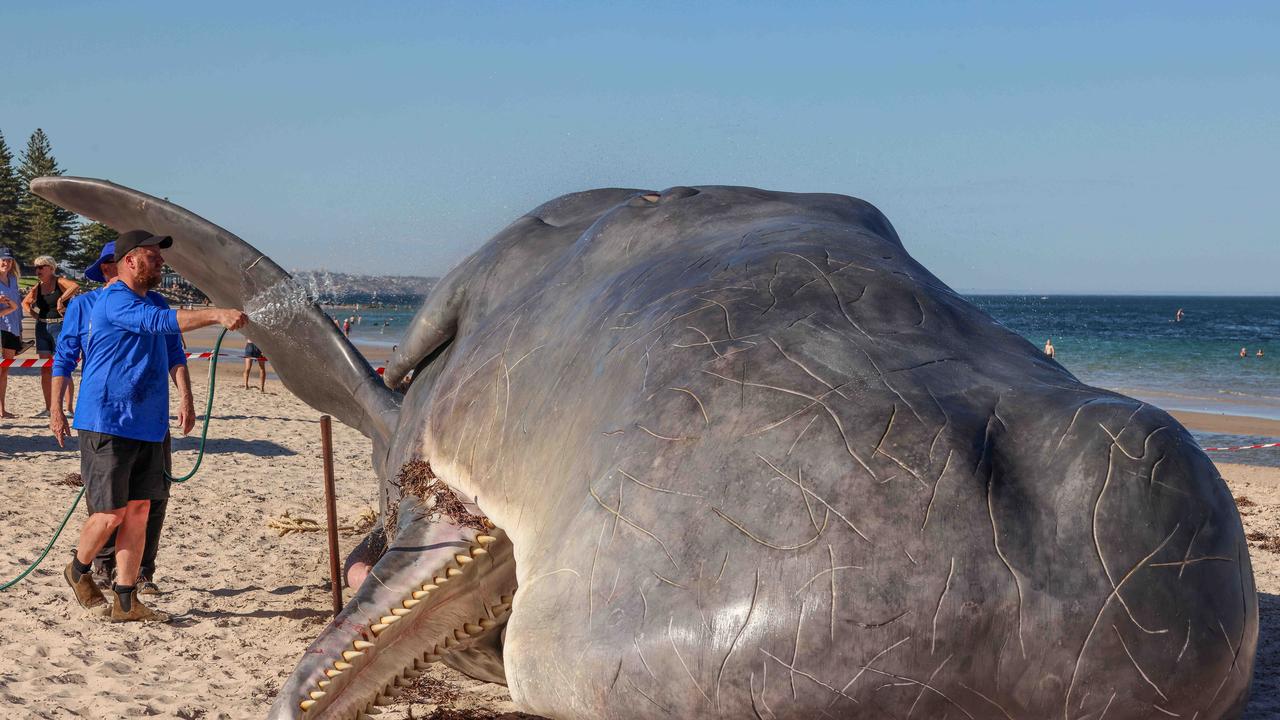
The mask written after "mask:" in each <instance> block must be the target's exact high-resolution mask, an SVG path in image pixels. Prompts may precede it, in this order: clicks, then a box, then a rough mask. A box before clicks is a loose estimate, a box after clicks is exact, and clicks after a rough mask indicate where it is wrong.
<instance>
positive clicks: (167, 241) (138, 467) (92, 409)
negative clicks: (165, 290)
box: [49, 230, 247, 622]
mask: <svg viewBox="0 0 1280 720" xmlns="http://www.w3.org/2000/svg"><path fill="white" fill-rule="evenodd" d="M172 244H173V239H172V238H170V237H168V236H155V235H152V234H151V233H149V232H147V231H145V230H132V231H130V232H127V233H125V234H123V235H121V236H120V237H119V238H118V239H117V240H116V244H115V253H114V255H113V257H114V259H115V262H116V272H117V277H118V279H117V281H116V282H114V283H112V284H110V285H108V286H107V287H105V288H103V289H102V291H101V292H99V293H97V295H98V298H97V300H96V301H95V302H94V304H93V308H92V310H91V311H90V312H89V325H88V332H87V333H85V334H83V335H82V336H81V339H82V341H83V350H84V358H85V360H84V375H83V379H82V380H81V383H80V402H79V403H78V404H77V407H76V411H77V412H76V418H75V429H76V430H78V431H79V432H80V474H81V477H82V478H83V479H84V485H85V497H86V498H88V505H89V512H90V515H89V518H88V519H87V520H85V523H84V526H83V528H82V529H81V531H80V540H79V542H78V544H77V545H76V556H75V558H74V559H72V561H71V563H70V564H68V565H67V567H66V569H65V571H64V572H63V575H64V577H65V578H66V581H67V583H68V584H69V585H71V588H72V590H74V592H75V596H76V600H77V601H79V603H80V604H81V605H82V606H84V607H85V608H87V609H90V610H97V609H99V608H102V607H104V606H105V605H106V598H104V597H103V596H102V593H101V591H99V590H98V587H97V586H96V585H95V584H94V582H93V577H92V576H91V574H90V570H91V568H92V562H93V559H94V556H95V555H97V553H98V551H99V550H100V549H101V548H102V546H103V545H104V544H105V543H106V541H107V538H108V537H110V535H111V533H112V532H113V531H116V530H117V529H118V536H117V540H116V582H115V584H114V585H113V586H112V590H113V591H114V595H115V599H114V602H113V604H112V607H111V610H110V617H111V619H112V620H113V621H115V622H127V621H136V620H160V621H163V620H167V619H168V618H167V616H166V615H164V614H163V613H159V612H156V611H154V610H152V609H151V608H149V607H147V606H146V605H144V604H143V603H142V602H141V601H140V600H139V599H138V593H137V587H136V585H135V583H136V580H137V577H138V570H139V565H140V562H141V553H142V549H143V541H144V535H145V532H146V525H147V514H148V511H149V509H150V503H151V500H152V499H153V498H154V499H160V498H163V497H165V491H166V488H165V479H164V452H163V449H162V446H161V445H162V441H163V439H164V436H165V433H166V432H167V426H168V419H169V383H168V378H167V377H166V375H171V376H172V377H173V380H174V382H175V383H176V384H177V385H178V388H179V390H180V391H182V393H183V395H184V396H185V397H186V398H190V386H191V379H190V376H189V375H188V374H187V365H186V356H185V355H184V353H183V351H182V343H181V340H180V339H179V337H178V336H179V333H181V332H183V331H185V330H194V329H197V328H202V327H207V326H209V325H222V326H223V327H226V328H227V329H230V330H235V329H238V328H240V327H241V326H243V325H244V323H245V321H246V320H247V318H246V317H245V315H244V313H242V312H240V311H239V310H227V309H221V308H211V309H207V310H170V309H169V306H168V303H166V302H165V300H164V298H163V297H162V296H160V295H159V294H158V293H153V292H149V291H150V290H151V289H152V288H154V287H156V286H157V285H159V284H160V277H161V273H162V271H163V268H164V256H163V255H162V254H161V253H160V250H162V249H164V248H167V247H169V246H171V245H172ZM61 386H62V381H61V380H59V381H58V382H57V386H56V387H55V388H54V392H55V393H59V394H56V395H54V397H61V395H60V393H61V390H62V387H61ZM178 424H179V425H180V426H181V427H182V430H183V432H184V433H185V432H190V430H191V428H192V427H193V426H194V425H195V412H194V408H193V407H191V403H190V401H189V400H188V401H186V402H183V403H182V405H181V406H180V408H179V410H178ZM49 427H50V429H52V430H53V435H54V437H55V438H56V439H57V441H58V444H59V445H62V443H63V440H64V439H65V438H66V437H67V436H68V435H69V434H70V431H69V430H68V428H67V419H66V416H65V415H64V414H63V413H62V411H61V408H59V409H58V412H56V413H52V412H51V414H50V418H49Z"/></svg>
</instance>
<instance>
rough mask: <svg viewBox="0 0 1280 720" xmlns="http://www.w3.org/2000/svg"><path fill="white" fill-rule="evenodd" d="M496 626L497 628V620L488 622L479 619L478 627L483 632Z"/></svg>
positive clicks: (487, 619) (487, 620)
mask: <svg viewBox="0 0 1280 720" xmlns="http://www.w3.org/2000/svg"><path fill="white" fill-rule="evenodd" d="M497 626H498V621H497V620H490V619H489V618H480V627H481V628H483V629H485V630H489V629H492V628H495V627H497Z"/></svg>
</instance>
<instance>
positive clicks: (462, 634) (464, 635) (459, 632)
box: [453, 628, 471, 640]
mask: <svg viewBox="0 0 1280 720" xmlns="http://www.w3.org/2000/svg"><path fill="white" fill-rule="evenodd" d="M453 636H454V637H455V638H457V639H459V640H466V639H468V638H470V637H471V633H468V632H467V631H466V630H463V629H462V628H458V629H456V630H454V631H453Z"/></svg>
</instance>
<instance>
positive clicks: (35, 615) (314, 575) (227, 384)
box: [0, 333, 1280, 720]
mask: <svg viewBox="0 0 1280 720" xmlns="http://www.w3.org/2000/svg"><path fill="white" fill-rule="evenodd" d="M212 337H213V333H206V334H200V333H197V334H193V335H192V336H191V337H189V338H188V343H189V345H190V346H191V348H192V349H198V348H200V347H207V346H211V345H212ZM241 342H242V338H240V336H238V335H232V336H229V340H228V342H227V343H226V345H225V346H224V349H234V348H235V347H238V346H239V344H240V343H241ZM374 364H375V365H376V364H378V359H375V361H374ZM207 368H208V365H207V363H204V362H198V363H193V364H192V376H193V379H194V384H195V395H196V404H197V407H198V408H202V407H203V402H204V398H205V392H206V387H207V380H206V378H207ZM223 370H224V372H223V373H222V374H221V376H220V381H219V384H218V393H217V397H216V402H215V406H214V413H213V420H212V424H211V426H210V430H209V438H210V439H209V443H208V450H207V452H208V454H207V455H206V457H205V460H204V466H203V468H202V470H201V472H200V474H198V475H197V476H196V477H195V479H194V480H192V481H191V482H189V483H187V484H184V485H182V486H180V487H175V489H174V492H173V499H172V500H171V502H170V510H169V516H168V522H167V525H166V528H165V533H164V544H163V547H162V550H161V553H160V558H159V565H160V570H159V573H158V577H157V581H158V582H159V584H160V586H161V587H162V589H163V590H164V593H163V594H162V595H160V596H158V597H156V598H155V599H154V604H155V605H156V606H157V607H159V608H161V609H163V610H165V611H168V612H170V613H172V614H173V615H174V616H175V617H174V620H173V622H172V623H170V624H167V625H151V624H148V625H143V626H138V625H125V626H121V625H110V624H105V623H103V622H102V621H100V620H98V619H95V618H91V617H89V616H87V615H86V614H85V613H84V612H83V611H82V610H81V609H80V608H79V607H78V606H77V605H76V604H75V603H74V601H73V600H72V599H71V597H70V593H69V591H68V589H67V588H66V586H65V584H64V583H63V581H62V578H61V577H60V572H61V568H62V566H63V565H64V564H65V563H66V561H67V557H68V555H69V553H70V550H71V548H72V546H73V544H74V532H75V529H76V528H78V525H79V520H80V519H81V518H82V517H83V514H82V513H83V509H80V510H78V511H77V513H76V515H75V517H74V518H73V520H72V522H71V523H70V528H71V529H70V530H69V531H68V532H67V533H66V534H64V535H63V537H62V538H60V539H59V540H58V542H57V543H56V545H55V546H54V548H53V550H52V551H51V553H50V557H49V559H48V560H46V561H45V563H44V565H42V566H41V567H40V568H39V569H38V570H37V571H36V572H35V573H33V574H32V575H31V576H29V577H28V578H27V579H26V580H24V581H23V582H21V583H20V584H19V585H17V586H16V587H15V588H13V589H11V590H10V591H8V592H5V593H3V594H2V595H0V652H3V653H4V655H5V657H7V658H9V661H8V662H7V663H6V664H5V666H4V667H3V669H0V718H70V717H103V718H122V717H136V716H141V715H155V716H159V717H177V718H188V719H191V718H258V717H263V716H264V714H265V712H266V709H267V708H268V706H269V705H270V703H271V701H272V699H273V698H274V696H275V693H276V692H277V689H278V688H279V687H280V686H281V684H282V683H283V681H284V679H285V677H286V676H287V674H288V673H289V671H290V670H291V669H292V668H293V666H294V664H295V662H296V660H297V659H298V657H299V655H300V654H301V653H302V651H303V649H304V648H305V647H306V646H307V644H308V643H309V642H310V641H311V640H312V639H313V638H314V637H315V636H316V634H317V633H319V631H320V630H321V628H323V627H324V625H325V623H326V622H327V621H328V619H329V617H330V596H329V590H328V585H327V573H328V566H327V559H326V541H325V536H324V534H323V533H319V532H305V533H294V534H289V535H285V536H283V537H281V536H279V535H278V534H277V533H276V531H275V530H273V529H272V528H270V527H269V526H268V523H270V522H271V521H272V520H273V519H278V518H281V517H282V516H284V515H285V514H286V513H287V514H289V515H291V516H292V517H295V518H298V517H302V518H312V519H316V520H318V521H321V522H323V519H324V514H323V509H322V508H323V505H322V492H323V491H322V486H321V462H320V432H319V424H318V414H317V413H316V411H314V410H313V409H311V408H309V407H307V406H306V405H304V404H303V403H302V402H301V401H299V400H298V399H297V398H295V397H294V396H293V395H292V394H290V393H289V392H287V391H285V390H284V389H283V388H282V386H281V385H280V383H279V382H278V381H277V380H275V379H274V378H272V379H271V380H270V381H269V382H268V385H267V393H266V394H265V395H264V394H261V393H259V392H258V391H257V390H256V389H254V390H245V389H244V388H242V387H240V386H239V371H240V361H239V360H238V359H234V360H231V361H229V362H226V363H225V364H224V365H223ZM8 398H9V407H10V408H11V410H12V411H13V412H15V413H17V414H18V415H19V416H20V418H19V419H17V420H9V421H4V424H3V425H0V508H3V509H0V532H2V533H3V537H4V538H5V540H6V542H7V546H8V547H9V548H10V553H11V555H10V557H9V558H7V559H6V560H5V561H4V562H3V563H0V565H2V567H3V569H2V570H0V575H3V579H5V580H7V579H9V578H12V577H13V576H15V575H17V574H18V573H19V572H20V571H21V570H22V569H23V568H24V567H26V565H27V563H29V562H30V561H32V560H34V559H35V558H36V557H37V556H38V554H39V552H40V551H41V549H42V548H43V546H44V544H45V543H46V542H47V541H48V539H49V537H50V536H51V534H52V532H53V530H54V528H56V527H57V525H58V523H59V522H60V521H61V519H62V517H63V515H64V514H65V512H66V510H67V507H68V506H69V504H70V503H71V502H72V500H73V499H74V498H75V495H76V490H75V489H74V488H71V487H67V486H65V485H62V484H59V481H60V480H61V479H62V478H64V477H65V476H66V475H68V474H69V473H73V472H77V471H78V469H79V464H78V463H79V459H78V457H79V456H78V454H77V453H76V452H75V450H74V445H73V444H72V445H71V446H70V447H68V448H67V449H60V448H58V446H57V445H56V443H55V442H54V440H53V438H52V436H51V435H50V433H49V430H48V427H47V425H46V422H45V421H44V420H40V419H33V418H32V417H31V416H32V415H34V414H35V413H36V412H37V411H39V410H40V408H41V400H40V390H39V382H38V377H37V375H36V371H34V370H22V371H15V372H13V373H12V374H11V377H10V386H9V395H8ZM1178 417H1179V419H1181V420H1182V421H1183V422H1185V423H1187V424H1188V425H1189V426H1191V427H1195V428H1203V429H1207V430H1212V431H1217V432H1233V433H1247V434H1259V435H1273V436H1280V423H1276V422H1274V421H1267V420H1257V419H1250V418H1238V417H1232V416H1219V415H1212V414H1199V413H1178ZM197 430H198V428H197ZM334 430H335V433H334V446H335V458H334V460H335V468H336V475H337V483H338V514H339V516H340V518H341V519H342V521H344V522H352V521H354V520H355V519H356V518H357V517H358V516H359V515H360V513H361V512H362V511H364V510H366V509H368V508H372V507H374V504H375V500H374V498H375V495H374V487H375V478H374V476H373V472H372V469H371V467H370V463H369V456H368V453H369V445H368V442H367V441H366V440H365V438H364V437H362V436H360V435H359V434H358V433H357V432H355V431H354V430H351V429H350V428H347V427H345V426H342V425H337V424H335V426H334ZM195 437H196V436H195V434H193V436H192V437H190V438H185V439H182V440H179V441H178V442H176V444H175V449H176V451H177V452H176V453H175V467H176V469H177V470H178V471H180V472H184V471H185V470H186V469H187V468H189V467H190V466H191V464H192V462H193V461H194V455H195V453H194V449H195V447H196V439H195ZM1277 452H1280V451H1277ZM1216 459H1220V460H1224V461H1225V460H1229V459H1230V458H1229V457H1221V456H1220V457H1219V458H1216ZM1219 469H1220V470H1221V472H1222V474H1223V476H1224V477H1225V478H1226V479H1227V482H1228V483H1229V484H1230V486H1231V489H1232V492H1233V494H1234V495H1235V496H1237V502H1238V504H1239V505H1240V506H1241V514H1242V516H1243V518H1244V523H1245V527H1246V531H1247V532H1249V533H1250V534H1251V535H1250V536H1251V537H1252V538H1257V540H1254V541H1252V542H1251V543H1250V546H1251V549H1252V558H1253V568H1254V573H1255V577H1256V580H1257V586H1258V591H1259V593H1260V600H1261V608H1262V623H1261V627H1262V631H1261V632H1262V637H1261V641H1260V652H1259V656H1258V662H1257V667H1256V670H1255V680H1254V693H1253V700H1252V703H1251V706H1250V709H1249V711H1248V713H1247V714H1246V715H1245V717H1247V718H1270V717H1278V716H1280V680H1278V677H1280V676H1278V675H1277V672H1278V671H1280V519H1278V518H1280V515H1278V514H1277V510H1280V469H1274V468H1260V467H1250V466H1244V465H1233V464H1229V463H1227V462H1222V463H1220V464H1219ZM358 541H359V536H344V537H342V539H341V542H342V546H343V547H342V550H343V553H344V555H345V553H346V552H347V551H348V550H349V549H350V548H351V547H353V546H354V544H355V543H357V542H358ZM1264 546H1265V547H1264ZM420 688H421V692H420V694H419V696H418V697H419V699H418V700H415V701H413V702H409V703H401V704H399V705H396V706H392V707H389V708H386V710H385V714H384V715H382V716H380V717H385V718H387V719H388V720H400V719H401V718H424V717H428V718H429V717H435V718H445V717H450V718H453V717H501V716H504V714H506V713H512V712H513V711H514V707H513V706H512V705H511V704H510V702H509V699H508V696H507V695H506V691H505V688H503V687H501V686H497V685H491V684H486V683H480V682H477V681H473V680H470V679H468V678H465V677H463V676H461V675H458V674H456V673H454V672H452V671H450V670H448V669H447V668H444V667H443V666H441V665H435V666H433V669H432V671H431V672H429V673H428V675H426V676H424V684H423V685H420ZM458 711H464V712H466V713H467V714H465V715H461V714H458ZM507 717H518V716H515V715H507Z"/></svg>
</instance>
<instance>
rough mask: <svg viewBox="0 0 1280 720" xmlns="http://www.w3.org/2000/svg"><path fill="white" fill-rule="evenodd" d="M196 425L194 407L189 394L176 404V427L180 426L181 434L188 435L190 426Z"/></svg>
mask: <svg viewBox="0 0 1280 720" xmlns="http://www.w3.org/2000/svg"><path fill="white" fill-rule="evenodd" d="M195 426H196V409H195V407H194V406H193V405H192V403H191V396H190V395H188V396H187V399H186V400H185V401H183V402H182V404H181V405H179V406H178V427H180V428H182V434H183V435H190V434H191V428H193V427H195Z"/></svg>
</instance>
